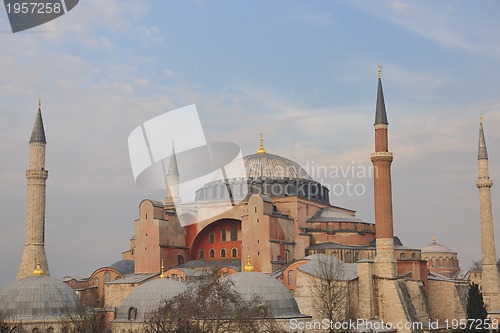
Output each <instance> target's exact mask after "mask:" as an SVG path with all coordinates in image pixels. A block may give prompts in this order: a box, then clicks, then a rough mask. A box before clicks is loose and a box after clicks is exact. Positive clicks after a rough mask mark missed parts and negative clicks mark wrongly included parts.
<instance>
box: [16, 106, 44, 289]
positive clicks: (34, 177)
mask: <svg viewBox="0 0 500 333" xmlns="http://www.w3.org/2000/svg"><path fill="white" fill-rule="evenodd" d="M29 143H30V159H29V168H28V170H26V178H27V179H28V193H27V199H26V240H25V243H24V251H23V256H22V258H21V263H20V265H19V270H18V271H17V276H16V279H18V280H19V279H22V278H24V277H27V276H32V275H33V270H34V269H35V268H36V267H37V263H39V264H40V268H41V270H42V271H43V275H49V267H48V264H47V257H46V255H45V182H46V180H47V177H48V172H47V170H45V145H46V143H47V141H46V140H45V130H44V129H43V121H42V110H41V107H40V101H38V113H37V115H36V119H35V125H34V126H33V132H32V133H31V139H30V141H29Z"/></svg>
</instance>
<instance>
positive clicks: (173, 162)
mask: <svg viewBox="0 0 500 333" xmlns="http://www.w3.org/2000/svg"><path fill="white" fill-rule="evenodd" d="M179 177H180V175H179V167H178V166H177V156H176V155H175V148H174V143H173V142H172V152H171V154H170V159H169V161H168V169H167V197H166V199H165V205H166V206H167V208H168V207H170V208H174V207H175V204H176V203H179V202H180V201H181V200H180V197H179Z"/></svg>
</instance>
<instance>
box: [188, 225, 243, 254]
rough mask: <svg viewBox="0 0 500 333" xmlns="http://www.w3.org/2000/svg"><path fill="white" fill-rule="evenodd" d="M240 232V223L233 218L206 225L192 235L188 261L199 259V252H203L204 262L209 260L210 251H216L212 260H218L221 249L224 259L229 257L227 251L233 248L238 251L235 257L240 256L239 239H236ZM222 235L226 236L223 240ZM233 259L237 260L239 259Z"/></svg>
mask: <svg viewBox="0 0 500 333" xmlns="http://www.w3.org/2000/svg"><path fill="white" fill-rule="evenodd" d="M240 230H241V221H240V220H237V219H233V218H223V219H219V220H216V221H214V222H211V223H209V224H207V225H206V226H205V227H204V228H203V229H201V230H199V231H196V233H195V234H194V238H193V240H192V242H191V246H190V247H191V249H190V254H189V258H190V260H195V259H197V258H199V254H200V251H201V250H203V252H204V257H205V260H207V259H211V258H212V257H210V255H209V253H210V249H214V250H215V251H216V255H215V256H214V257H213V258H219V254H220V250H221V249H222V248H225V249H226V258H227V257H229V256H230V255H231V253H230V252H229V251H230V250H229V249H232V248H233V247H234V248H236V249H238V251H237V255H238V256H239V255H241V239H238V238H239V233H240ZM224 234H225V235H226V236H225V238H224ZM224 239H225V241H224ZM235 239H236V240H235ZM235 259H239V257H236V258H235Z"/></svg>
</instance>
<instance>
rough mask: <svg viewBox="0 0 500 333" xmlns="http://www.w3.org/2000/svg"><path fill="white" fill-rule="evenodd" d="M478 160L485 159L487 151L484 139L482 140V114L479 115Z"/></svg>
mask: <svg viewBox="0 0 500 333" xmlns="http://www.w3.org/2000/svg"><path fill="white" fill-rule="evenodd" d="M477 159H478V160H487V159H488V151H487V150H486V141H485V140H484V130H483V115H480V116H479V148H478V151H477Z"/></svg>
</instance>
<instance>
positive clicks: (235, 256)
mask: <svg viewBox="0 0 500 333" xmlns="http://www.w3.org/2000/svg"><path fill="white" fill-rule="evenodd" d="M231 257H233V258H237V257H238V249H237V248H235V247H233V248H232V249H231Z"/></svg>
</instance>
